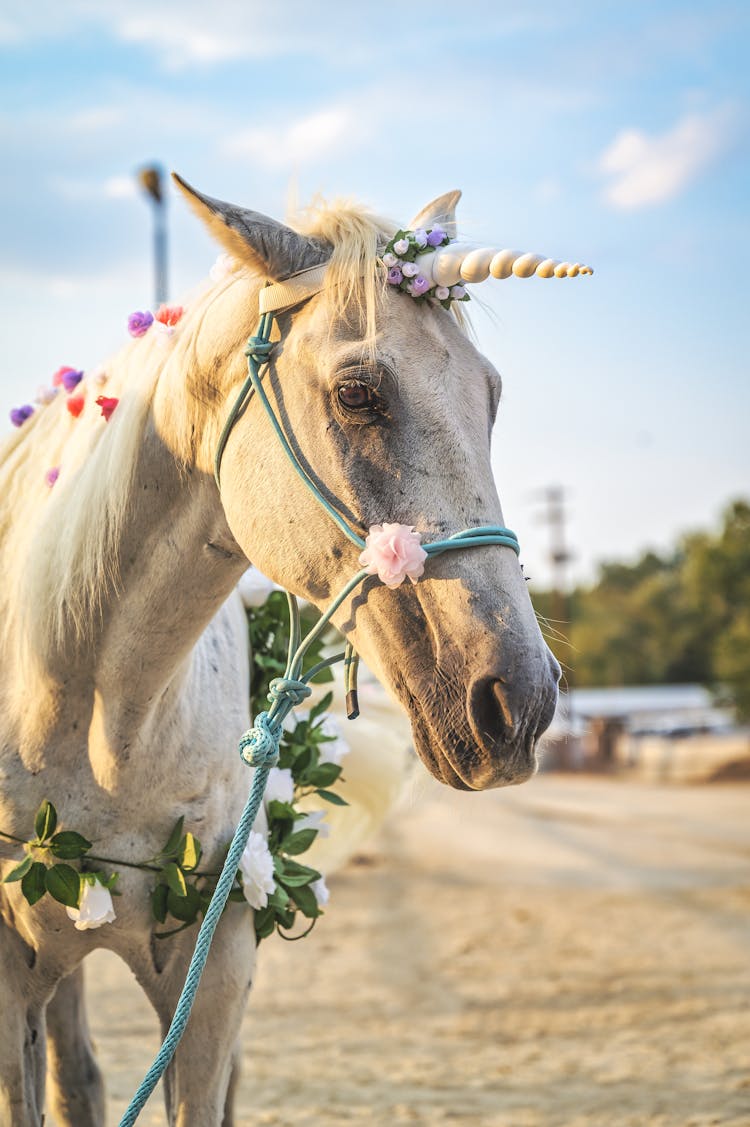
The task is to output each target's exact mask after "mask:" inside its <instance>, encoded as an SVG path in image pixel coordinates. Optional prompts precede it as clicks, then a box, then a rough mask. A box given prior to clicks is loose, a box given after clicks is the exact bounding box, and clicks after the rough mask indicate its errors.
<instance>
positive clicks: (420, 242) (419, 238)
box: [411, 227, 427, 247]
mask: <svg viewBox="0 0 750 1127" xmlns="http://www.w3.org/2000/svg"><path fill="white" fill-rule="evenodd" d="M411 237H412V238H413V239H414V242H415V243H416V244H417V246H418V247H426V246H427V232H426V231H423V230H422V228H421V227H417V229H416V230H415V231H412V233H411Z"/></svg>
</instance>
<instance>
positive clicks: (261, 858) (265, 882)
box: [239, 830, 276, 908]
mask: <svg viewBox="0 0 750 1127" xmlns="http://www.w3.org/2000/svg"><path fill="white" fill-rule="evenodd" d="M239 870H240V873H241V874H242V894H243V896H244V897H245V899H246V900H247V902H248V904H249V905H250V907H251V908H265V906H266V904H267V903H268V896H269V894H270V893H271V892H273V890H274V888H275V887H276V882H275V881H274V876H273V857H272V856H271V851H270V849H269V848H268V842H267V841H266V839H265V838H264V836H263V834H259V833H256V832H255V830H252V831H251V833H250V837H249V838H248V839H247V845H246V846H245V850H244V852H243V854H242V856H241V857H240V864H239Z"/></svg>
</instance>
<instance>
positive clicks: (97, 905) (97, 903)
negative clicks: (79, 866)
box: [65, 880, 115, 931]
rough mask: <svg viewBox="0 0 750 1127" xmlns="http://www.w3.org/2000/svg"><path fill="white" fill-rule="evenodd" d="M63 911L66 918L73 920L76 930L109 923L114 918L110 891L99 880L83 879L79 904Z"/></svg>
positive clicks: (85, 929) (84, 929) (86, 929)
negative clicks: (92, 881)
mask: <svg viewBox="0 0 750 1127" xmlns="http://www.w3.org/2000/svg"><path fill="white" fill-rule="evenodd" d="M65 911H66V912H67V913H68V919H71V920H74V921H75V926H76V931H88V930H89V929H90V928H94V927H101V926H102V924H111V923H112V921H113V920H114V919H115V910H114V908H113V907H112V896H111V893H110V891H109V889H108V888H105V887H104V885H102V884H99V881H96V882H95V883H94V884H89V882H88V881H86V880H84V881H83V882H82V888H81V901H80V904H79V905H78V907H77V908H66V909H65Z"/></svg>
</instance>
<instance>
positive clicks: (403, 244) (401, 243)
mask: <svg viewBox="0 0 750 1127" xmlns="http://www.w3.org/2000/svg"><path fill="white" fill-rule="evenodd" d="M393 249H394V251H395V252H396V254H406V252H407V251H408V249H409V240H408V239H399V240H398V242H395V243H394V244H393Z"/></svg>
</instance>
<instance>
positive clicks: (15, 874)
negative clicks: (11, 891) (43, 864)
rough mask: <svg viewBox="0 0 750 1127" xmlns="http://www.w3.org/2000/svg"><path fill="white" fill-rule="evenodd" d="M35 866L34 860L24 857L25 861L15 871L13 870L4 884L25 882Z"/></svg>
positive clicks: (5, 878) (4, 879)
mask: <svg viewBox="0 0 750 1127" xmlns="http://www.w3.org/2000/svg"><path fill="white" fill-rule="evenodd" d="M33 864H34V861H33V858H31V857H24V859H23V861H21V862H20V864H18V865H16V867H15V869H11V870H10V872H9V873H8V875H7V877H4V878H3V884H10V883H11V882H12V881H14V880H23V878H24V877H25V876H26V874H27V873H28V871H29V869H30V868H31V866H32V865H33Z"/></svg>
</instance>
